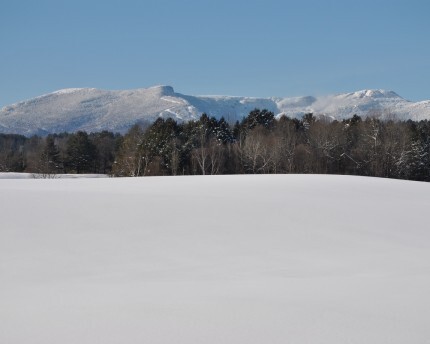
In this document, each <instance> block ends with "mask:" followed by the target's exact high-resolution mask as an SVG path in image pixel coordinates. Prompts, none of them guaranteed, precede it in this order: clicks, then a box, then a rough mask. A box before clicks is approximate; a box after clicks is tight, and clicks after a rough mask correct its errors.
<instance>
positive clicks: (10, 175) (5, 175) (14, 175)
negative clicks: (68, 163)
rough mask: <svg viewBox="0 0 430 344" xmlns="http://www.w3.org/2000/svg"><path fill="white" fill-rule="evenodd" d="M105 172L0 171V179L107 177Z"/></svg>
mask: <svg viewBox="0 0 430 344" xmlns="http://www.w3.org/2000/svg"><path fill="white" fill-rule="evenodd" d="M107 177H108V175H106V174H40V173H19V172H0V179H69V178H107Z"/></svg>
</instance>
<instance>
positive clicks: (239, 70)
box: [0, 0, 430, 106]
mask: <svg viewBox="0 0 430 344" xmlns="http://www.w3.org/2000/svg"><path fill="white" fill-rule="evenodd" d="M429 13H430V2H429V1H427V0H423V1H414V0H409V1H395V0H394V1H377V0H373V1H367V0H363V1H349V0H343V1H334V0H331V1H330V0H326V1H321V0H320V1H310V0H301V1H287V0H284V1H277V0H264V1H259V0H256V1H252V0H248V1H242V0H238V1H234V0H229V1H227V0H216V1H215V0H214V1H208V0H198V1H197V0H182V1H172V0H171V1H168V0H164V1H163V0H141V1H128V0H122V1H116V0H115V1H109V0H106V1H91V0H86V1H81V0H76V1H48V0H39V1H11V0H9V1H3V3H2V5H1V11H0V106H4V105H7V104H10V103H13V102H16V101H19V100H23V99H27V98H30V97H33V96H37V95H40V94H44V93H48V92H51V91H54V90H57V89H61V88H68V87H96V88H103V89H132V88H140V87H149V86H153V85H156V84H168V85H172V86H173V87H174V88H175V90H176V91H177V92H180V93H185V94H195V95H197V94H227V95H246V96H261V97H266V96H297V95H321V94H331V93H342V92H349V91H355V90H360V89H366V88H383V89H389V90H394V91H396V92H397V93H399V94H400V95H401V96H403V97H404V98H407V99H410V100H423V99H430V88H429V86H430V20H429V19H428V17H429Z"/></svg>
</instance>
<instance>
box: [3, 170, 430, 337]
mask: <svg viewBox="0 0 430 344" xmlns="http://www.w3.org/2000/svg"><path fill="white" fill-rule="evenodd" d="M429 209H430V184H426V183H417V182H408V181H395V180H384V179H376V178H361V177H348V176H310V175H286V176H285V175H277V176H218V177H167V178H163V177H154V178H133V179H131V178H130V179H120V178H118V179H112V178H106V179H53V180H40V179H36V180H34V179H21V180H15V179H3V180H0V343H5V344H30V343H31V344H33V343H43V344H95V343H103V344H113V343H115V344H138V343H139V344H141V343H151V344H159V343H160V344H161V343H163V344H167V343H169V344H170V343H175V344H191V343H211V344H212V343H213V344H215V343H216V344H219V343H232V344H238V343H244V344H245V343H246V344H254V343H265V344H266V343H270V344H273V343H282V344H286V343H297V344H301V343H327V344H333V343H342V344H343V343H366V344H369V343H375V344H382V343H390V344H393V343H402V344H404V343H420V344H421V343H430V326H429V319H430V294H429V291H430V229H429V228H430V225H429V215H428V214H429Z"/></svg>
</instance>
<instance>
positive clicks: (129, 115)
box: [0, 86, 430, 135]
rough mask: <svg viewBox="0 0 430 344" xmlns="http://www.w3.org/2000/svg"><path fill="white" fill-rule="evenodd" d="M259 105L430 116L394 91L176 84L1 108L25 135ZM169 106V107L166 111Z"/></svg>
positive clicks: (6, 127) (297, 111)
mask: <svg viewBox="0 0 430 344" xmlns="http://www.w3.org/2000/svg"><path fill="white" fill-rule="evenodd" d="M255 108H260V109H268V110H270V111H273V112H274V113H275V115H278V116H280V115H281V114H286V115H287V116H290V117H296V118H300V117H301V116H303V115H304V114H306V113H310V112H312V113H314V114H315V115H325V116H328V117H331V118H335V119H343V118H348V117H351V116H352V115H354V114H357V115H359V116H362V117H365V116H367V115H369V114H370V115H372V116H373V115H376V114H377V115H381V117H382V118H383V117H384V116H387V115H389V116H390V117H391V116H392V115H393V114H394V115H396V116H397V118H399V119H409V118H410V119H413V120H420V119H430V101H421V102H417V103H413V102H410V101H407V100H405V99H403V98H402V97H400V96H399V95H397V94H396V93H395V92H392V91H385V90H362V91H357V92H353V93H345V94H338V95H331V96H320V97H312V96H306V97H294V98H275V97H272V98H251V97H232V96H190V95H184V94H181V93H176V92H175V91H174V89H173V87H171V86H154V87H150V88H146V89H145V88H141V89H136V90H126V91H106V90H98V89H95V88H74V89H64V90H60V91H56V92H53V93H51V94H46V95H43V96H40V97H37V98H33V99H30V100H27V101H24V102H20V103H17V104H13V105H10V106H6V107H4V108H3V109H1V110H0V132H5V133H19V134H24V135H31V134H47V133H50V132H64V131H69V132H74V131H77V130H86V131H89V132H90V131H101V130H111V131H119V132H125V131H127V130H128V129H129V128H130V126H132V125H133V124H135V123H136V122H139V121H142V120H143V121H145V120H146V121H153V120H155V119H157V118H158V117H173V118H178V119H182V120H184V121H188V120H192V119H197V118H198V117H199V116H200V115H201V114H202V113H207V114H208V115H210V116H215V117H217V118H220V117H222V116H224V117H225V118H226V119H227V120H228V121H230V122H234V121H236V120H241V119H242V118H243V117H245V116H247V115H248V114H249V112H250V111H251V110H253V109H255ZM167 110H169V111H167Z"/></svg>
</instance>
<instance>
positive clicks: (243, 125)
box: [0, 109, 430, 181]
mask: <svg viewBox="0 0 430 344" xmlns="http://www.w3.org/2000/svg"><path fill="white" fill-rule="evenodd" d="M0 171H15V172H31V173H40V174H48V175H49V174H57V173H105V174H110V175H112V176H156V175H197V174H200V175H205V174H256V173H258V174H262V173H316V174H351V175H362V176H376V177H388V178H398V179H411V180H420V181H430V122H429V121H427V120H424V121H419V122H416V121H412V120H408V121H398V120H395V119H389V120H381V119H379V118H378V117H377V116H369V117H366V118H365V119H362V118H361V117H359V116H357V115H354V116H353V117H351V118H349V119H345V120H342V121H336V120H329V119H327V118H324V117H321V118H319V117H318V118H317V117H315V116H314V115H313V114H306V115H304V116H303V118H301V119H296V118H289V117H286V116H282V117H281V118H279V119H278V120H276V119H275V116H274V114H273V112H270V111H268V110H265V109H263V110H260V109H255V110H253V111H251V112H250V113H249V115H248V116H247V117H245V118H243V119H242V120H241V121H237V122H236V123H234V124H230V123H228V122H227V121H226V120H225V119H224V118H221V119H216V118H214V117H209V116H208V115H206V114H203V115H202V116H201V117H200V118H199V119H198V120H196V121H189V122H185V123H178V122H176V121H175V120H173V119H170V118H169V119H163V118H159V119H157V120H156V121H155V122H154V123H152V124H151V125H139V124H136V125H134V126H133V127H131V128H130V130H129V131H128V132H127V133H126V134H124V135H120V134H114V133H111V132H108V131H103V132H100V133H91V134H87V133H85V132H77V133H63V134H54V135H49V136H47V137H38V136H33V137H30V138H27V137H24V136H20V135H6V134H1V135H0Z"/></svg>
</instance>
